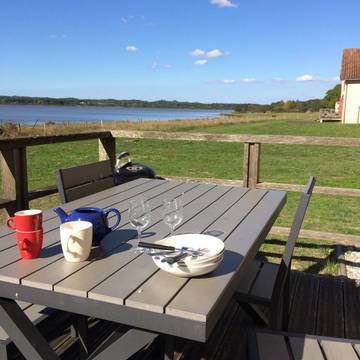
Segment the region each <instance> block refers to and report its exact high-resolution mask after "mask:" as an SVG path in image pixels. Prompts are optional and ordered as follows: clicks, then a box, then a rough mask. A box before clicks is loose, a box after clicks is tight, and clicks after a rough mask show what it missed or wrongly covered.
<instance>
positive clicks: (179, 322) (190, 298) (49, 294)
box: [0, 179, 299, 342]
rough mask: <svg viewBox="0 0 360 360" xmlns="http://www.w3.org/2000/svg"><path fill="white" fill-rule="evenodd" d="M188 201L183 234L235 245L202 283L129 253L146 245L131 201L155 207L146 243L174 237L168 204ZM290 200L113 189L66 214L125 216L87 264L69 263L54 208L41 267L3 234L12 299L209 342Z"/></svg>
mask: <svg viewBox="0 0 360 360" xmlns="http://www.w3.org/2000/svg"><path fill="white" fill-rule="evenodd" d="M182 193H185V195H184V219H183V222H182V223H181V224H180V226H179V227H178V229H177V233H199V232H203V233H207V234H211V235H214V236H217V237H219V238H220V239H222V240H223V241H226V251H225V256H224V260H223V262H222V263H221V264H220V266H219V267H218V268H217V269H216V270H215V271H214V272H213V273H211V274H208V275H205V276H202V277H199V278H191V279H187V278H185V279H184V278H178V277H174V276H171V275H170V274H168V273H165V272H163V271H162V270H158V269H157V267H156V266H155V264H154V263H153V262H152V259H151V258H150V257H149V256H148V255H145V254H136V253H134V252H131V251H129V250H130V246H131V245H133V244H136V242H137V240H136V232H135V230H134V229H133V228H132V227H131V226H130V224H129V218H128V216H129V214H128V211H127V209H128V202H129V199H130V198H133V197H143V198H148V199H150V202H151V205H152V216H153V221H152V224H150V225H149V227H148V228H147V229H145V230H146V231H145V234H144V237H145V238H146V240H147V241H150V242H151V241H155V240H156V239H159V238H163V237H164V236H167V235H168V233H169V230H168V227H167V226H166V225H165V224H164V223H163V221H162V200H163V198H165V197H176V196H179V195H181V194H182ZM285 199H286V194H285V193H284V192H280V191H272V190H270V191H265V190H260V189H251V190H249V189H243V188H236V189H235V188H231V187H225V186H217V185H210V184H207V185H206V184H198V183H184V182H174V181H161V180H151V179H139V180H136V181H134V182H131V183H127V184H124V185H121V186H118V187H114V188H110V189H107V190H105V191H102V192H99V193H96V194H93V195H91V196H88V197H86V198H83V199H79V200H76V201H74V202H71V203H68V204H66V205H64V206H63V208H64V209H65V210H66V211H69V210H71V209H74V208H76V207H79V206H87V205H91V206H97V207H103V208H106V207H116V208H117V209H119V210H120V211H121V213H122V221H121V224H120V227H119V228H118V229H117V230H116V231H113V232H111V233H110V234H109V235H108V236H107V237H106V238H105V239H104V240H103V241H102V244H101V247H97V248H94V249H92V253H91V257H90V259H88V260H87V261H85V262H82V263H69V262H66V261H65V260H64V258H63V254H62V251H61V247H60V242H59V240H60V239H59V231H58V226H59V220H58V219H57V217H56V215H55V214H54V213H53V212H52V210H49V211H45V212H44V230H45V231H44V247H43V251H42V256H41V258H39V259H34V260H31V261H26V260H20V259H19V253H18V250H17V247H16V245H15V240H14V234H9V233H8V232H7V230H5V231H4V230H1V231H2V232H1V231H0V237H1V240H2V241H1V242H0V287H1V289H2V296H4V297H7V298H9V299H15V300H19V299H21V300H25V301H28V302H33V303H35V304H36V303H38V304H41V305H43V306H50V307H52V308H58V309H61V310H64V311H71V312H77V313H79V314H83V315H86V316H93V317H96V318H100V319H105V320H111V321H116V322H119V323H122V324H125V325H129V326H134V327H139V328H143V329H147V330H150V331H154V332H160V333H164V334H169V335H173V336H179V337H184V338H188V339H193V340H197V341H202V342H204V341H206V339H207V338H208V337H209V335H210V333H211V331H212V329H213V328H214V326H215V324H216V322H217V321H218V319H219V318H220V315H221V314H222V312H223V311H224V309H225V308H226V306H227V305H228V304H229V301H230V299H231V297H232V294H233V291H234V290H235V288H236V286H237V285H238V284H239V282H240V281H241V276H242V275H243V273H244V271H245V270H246V269H247V267H248V266H249V264H250V262H251V261H252V260H253V258H254V257H255V255H256V252H257V250H258V248H259V247H260V245H261V243H262V241H263V240H264V238H265V236H266V235H267V233H268V231H269V230H270V228H271V226H272V224H273V222H274V221H275V219H276V218H277V216H278V214H279V212H280V210H281V208H282V207H283V205H284V203H285ZM111 222H112V220H111V219H110V223H111ZM2 234H3V236H2ZM296 290H297V291H299V289H296ZM24 306H26V304H24Z"/></svg>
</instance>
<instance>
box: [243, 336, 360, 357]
mask: <svg viewBox="0 0 360 360" xmlns="http://www.w3.org/2000/svg"><path fill="white" fill-rule="evenodd" d="M248 353H249V359H250V360H273V359H279V360H345V359H346V360H358V359H359V356H360V341H359V340H349V339H340V338H331V337H325V336H315V335H300V334H292V333H288V332H270V331H258V332H252V333H249V341H248Z"/></svg>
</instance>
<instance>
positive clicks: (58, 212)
mask: <svg viewBox="0 0 360 360" xmlns="http://www.w3.org/2000/svg"><path fill="white" fill-rule="evenodd" d="M54 211H55V213H56V215H57V216H58V217H59V218H60V221H61V222H62V223H64V222H66V221H67V219H68V216H69V215H68V214H67V213H66V212H65V211H64V210H63V209H62V208H60V207H58V208H56V209H54Z"/></svg>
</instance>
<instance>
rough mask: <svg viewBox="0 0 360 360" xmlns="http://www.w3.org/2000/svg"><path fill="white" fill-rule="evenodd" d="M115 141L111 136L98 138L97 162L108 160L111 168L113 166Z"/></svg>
mask: <svg viewBox="0 0 360 360" xmlns="http://www.w3.org/2000/svg"><path fill="white" fill-rule="evenodd" d="M115 157H116V139H115V138H114V137H113V136H111V137H110V136H109V137H105V138H99V160H100V161H101V160H107V159H110V162H111V166H112V167H114V166H115Z"/></svg>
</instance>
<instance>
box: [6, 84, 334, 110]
mask: <svg viewBox="0 0 360 360" xmlns="http://www.w3.org/2000/svg"><path fill="white" fill-rule="evenodd" d="M339 96H340V85H336V86H335V87H334V88H333V89H330V90H329V91H328V92H327V93H326V95H325V97H324V99H310V100H306V101H300V100H289V101H278V102H273V103H271V104H269V105H261V104H227V103H211V104H205V103H200V102H187V101H175V100H174V101H168V100H158V101H143V100H116V99H77V98H50V97H30V96H0V105H59V106H121V107H143V108H174V109H175V108H179V109H185V108H186V109H220V110H221V109H224V110H235V111H237V112H266V111H274V112H282V111H284V112H285V111H287V112H288V111H300V112H305V111H319V109H320V108H324V107H325V108H332V107H334V105H335V101H336V100H337V99H338V98H339Z"/></svg>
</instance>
